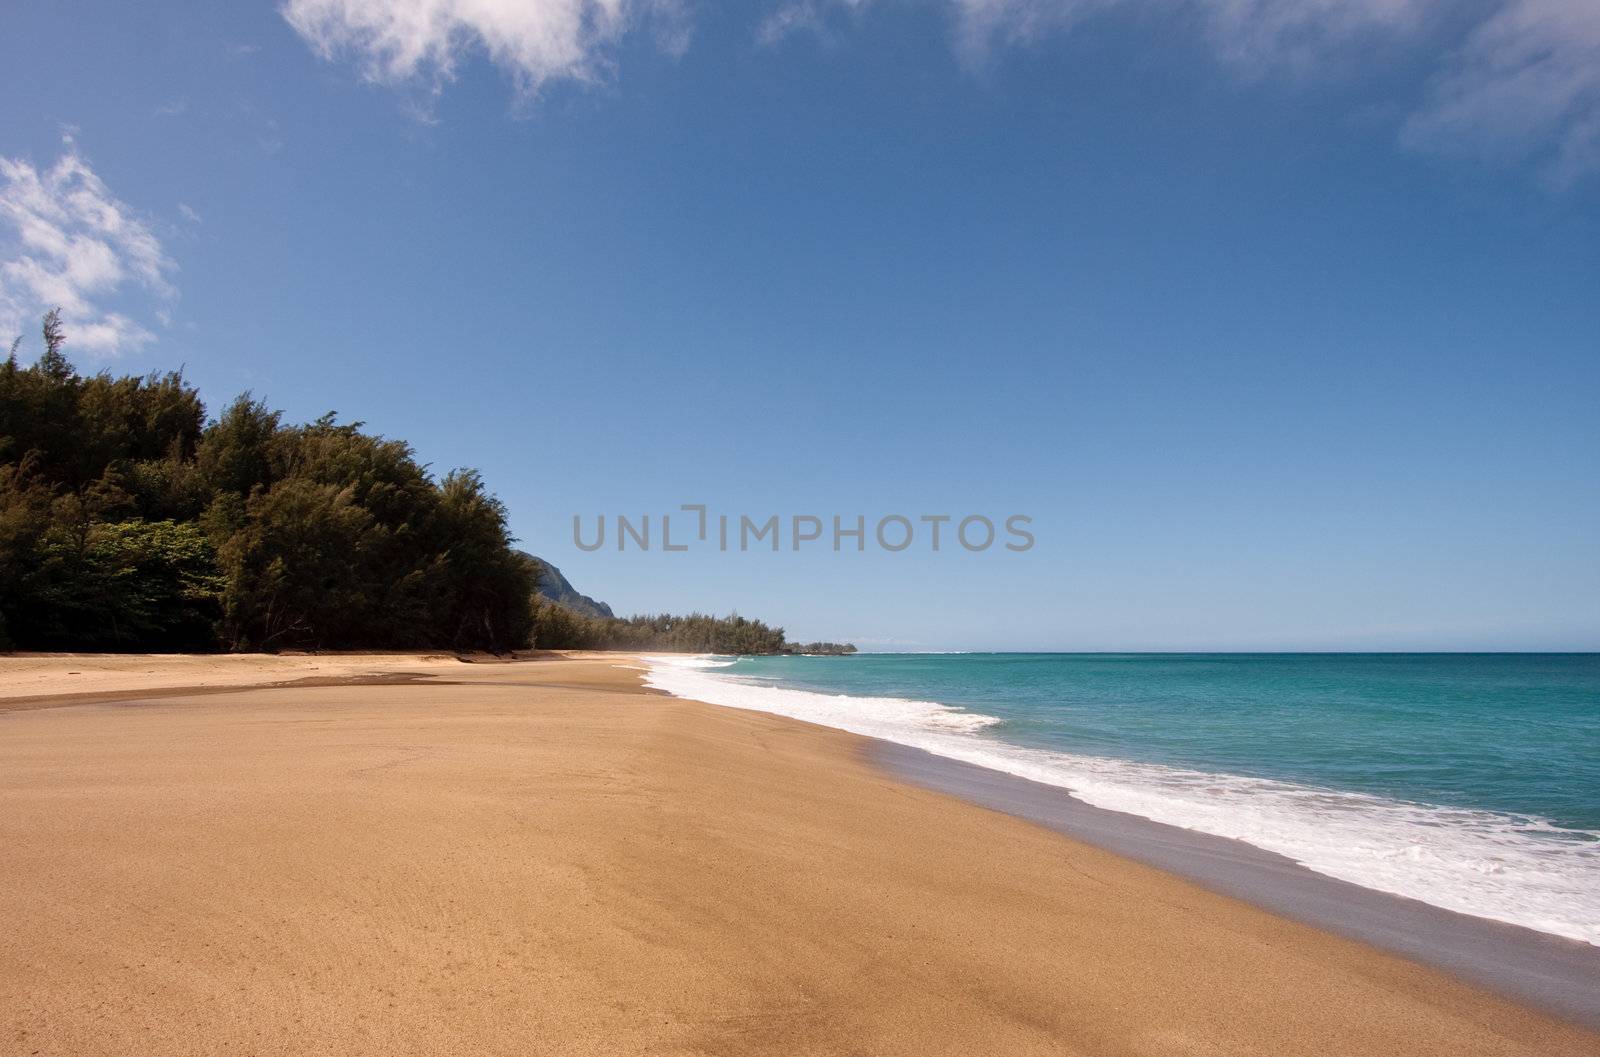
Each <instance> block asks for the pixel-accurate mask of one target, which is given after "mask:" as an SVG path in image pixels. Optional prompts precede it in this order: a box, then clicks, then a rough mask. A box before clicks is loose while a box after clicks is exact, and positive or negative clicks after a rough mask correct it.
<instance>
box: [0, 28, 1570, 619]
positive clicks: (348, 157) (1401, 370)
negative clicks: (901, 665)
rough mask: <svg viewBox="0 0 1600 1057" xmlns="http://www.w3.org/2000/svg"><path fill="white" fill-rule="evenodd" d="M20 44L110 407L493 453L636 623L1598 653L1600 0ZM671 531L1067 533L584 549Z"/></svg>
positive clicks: (554, 547)
mask: <svg viewBox="0 0 1600 1057" xmlns="http://www.w3.org/2000/svg"><path fill="white" fill-rule="evenodd" d="M0 26H3V29H4V32H0V159H3V168H0V323H4V324H5V326H6V328H7V329H8V331H10V330H16V329H17V328H18V327H20V326H23V325H24V324H23V323H22V322H21V321H22V320H24V319H26V320H32V319H33V318H34V317H36V316H37V315H38V313H39V312H40V311H41V310H42V308H43V307H47V305H46V302H50V303H58V304H63V305H64V306H66V308H67V310H68V311H67V315H68V317H69V321H70V322H71V324H72V328H73V335H74V336H75V340H74V343H73V344H72V345H71V346H69V350H70V351H72V352H73V354H74V355H75V356H76V358H77V359H78V360H79V362H80V363H81V364H83V365H84V366H86V367H89V368H100V367H106V368H110V369H112V370H117V371H145V370H149V369H152V368H157V367H162V368H164V367H168V366H175V365H179V364H182V365H184V366H185V369H186V371H187V373H188V374H189V376H190V377H191V378H192V379H193V380H194V381H195V382H196V383H197V384H199V385H200V386H201V388H202V392H203V394H204V395H205V397H206V398H207V400H208V402H209V404H210V405H211V406H212V407H213V408H215V407H219V406H220V405H221V404H223V403H224V402H226V401H227V400H228V399H230V398H231V397H232V396H233V395H235V394H236V393H238V392H239V391H241V390H245V389H249V390H252V391H254V392H255V393H256V394H257V395H259V396H262V397H264V398H266V399H267V400H269V401H270V402H271V403H273V404H274V405H276V406H280V407H283V408H284V409H285V410H286V411H287V412H288V413H289V414H290V415H291V416H292V417H295V418H309V417H313V416H315V415H317V414H320V413H321V412H323V411H326V410H329V409H337V410H338V411H339V412H340V413H341V414H342V415H343V416H346V417H348V418H356V419H360V420H363V421H365V422H366V423H368V424H369V426H370V427H372V428H374V429H376V430H379V431H381V432H383V433H386V434H389V435H394V436H401V437H405V438H407V439H408V440H410V441H412V442H413V443H414V444H415V446H416V447H417V450H418V452H419V454H420V456H421V458H423V459H424V460H425V461H427V462H429V463H431V464H432V465H434V466H435V467H437V468H439V469H441V470H442V469H445V468H449V467H452V466H459V465H467V466H476V467H479V468H481V469H482V470H483V472H484V473H485V475H486V477H487V478H488V480H489V482H490V484H491V486H492V487H493V488H494V489H495V490H496V491H497V492H498V493H499V494H500V496H501V497H502V498H503V499H504V500H505V501H506V503H507V505H508V507H509V509H510V511H511V517H512V522H513V526H514V529H515V531H516V532H517V534H518V535H519V536H520V537H521V538H522V540H523V541H524V544H525V545H526V546H527V547H528V548H529V549H531V550H533V551H535V552H536V553H540V554H543V555H545V556H547V557H549V558H550V559H552V560H553V561H555V562H556V563H557V564H559V565H560V566H561V567H562V568H563V569H565V570H566V571H567V573H568V574H569V576H570V577H571V578H572V579H573V580H574V581H575V582H576V583H577V585H578V586H579V587H580V589H583V590H585V591H588V592H590V593H592V594H594V595H596V596H598V597H601V598H605V599H607V600H609V601H611V602H612V603H613V604H614V605H616V606H617V607H618V608H620V609H624V610H639V609H651V610H654V609H667V608H671V609H688V608H700V609H708V610H716V611H728V610H732V609H738V610H739V611H741V612H745V613H749V614H752V615H759V616H762V617H765V618H768V619H771V620H773V621H776V622H779V623H782V624H784V625H785V626H787V627H788V628H789V629H790V631H791V633H793V634H794V635H798V636H803V637H808V638H809V637H833V638H846V637H847V638H853V639H855V640H857V641H859V642H861V643H863V644H864V645H867V646H869V647H871V648H895V647H900V648H907V649H932V648H1061V649H1166V648H1179V649H1182V648H1189V649H1218V648H1223V649H1226V648H1241V649H1245V648H1260V649H1298V648H1312V649H1365V648H1377V649H1409V648H1416V649H1456V648H1469V649H1470V648H1504V649H1545V648H1554V649H1563V648H1564V649H1596V648H1600V484H1597V482H1600V414H1597V412H1596V409H1597V407H1600V7H1596V6H1595V5H1592V4H1587V3H1585V4H1576V3H1571V2H1569V0H1560V2H1557V0H1494V2H1482V3H1478V2H1474V3H1457V2H1452V0H1326V2H1321V3H1314V4H1306V3H1290V2H1289V0H1256V2H1254V3H1250V4H1243V3H1239V2H1237V0H1186V2H1179V0H1120V2H1118V0H1098V2H1087V0H1079V2H1071V0H983V2H980V0H922V2H911V0H900V2H889V0H854V2H849V3H846V2H827V0H820V2H817V3H813V4H804V3H802V4H788V5H785V4H784V3H782V2H778V3H771V4H754V5H748V6H740V7H737V8H736V9H731V10H730V9H722V8H718V9H712V8H711V7H710V6H709V5H706V6H693V5H686V4H684V5H680V4H673V3H670V2H659V3H654V4H621V5H620V6H619V5H615V4H609V3H608V4H604V5H601V4H595V3H593V2H592V0H564V2H552V0H525V2H521V3H512V2H509V0H475V2H470V3H469V2H467V0H431V2H425V0H371V2H369V3H357V2H355V0H293V2H291V3H289V4H287V5H284V6H278V5H274V4H271V3H263V4H243V3H233V4H215V3H198V2H197V3H163V4H151V5H127V4H113V3H100V2H93V3H90V2H75V0H52V2H50V3H43V2H24V3H22V4H20V5H12V6H11V7H9V8H8V10H7V13H6V14H5V15H3V16H0ZM25 325H26V326H27V329H28V333H29V341H30V342H32V340H33V339H32V330H33V325H32V323H31V322H30V323H27V324H25ZM27 348H28V350H29V351H30V352H31V351H36V346H35V345H29V346H27ZM25 354H26V353H25ZM682 503H705V504H707V505H709V507H710V508H711V510H712V511H713V512H722V513H729V514H733V515H738V514H749V515H750V516H752V517H755V518H758V519H764V518H765V517H766V516H768V515H770V514H778V515H780V516H783V517H789V516H791V515H795V514H814V515H818V516H821V517H823V518H824V519H827V518H830V517H831V516H832V515H834V514H839V515H842V516H844V517H846V518H847V519H850V518H853V517H854V515H856V514H863V515H866V516H867V518H868V522H869V525H870V524H871V522H872V521H874V520H876V519H877V518H879V517H882V516H885V515H890V514H902V515H905V516H908V517H912V518H916V517H917V516H919V515H922V514H951V515H953V516H955V517H958V518H959V517H961V516H964V515H967V514H984V515H987V516H990V517H993V518H995V519H996V520H1001V519H1003V518H1004V517H1005V516H1007V515H1010V514H1014V513H1020V514H1026V515H1028V516H1030V517H1031V518H1032V519H1033V523H1032V529H1033V532H1034V534H1035V537H1036V539H1037V543H1036V545H1035V546H1034V547H1033V549H1031V550H1029V551H1027V552H1026V553H1010V552H1006V551H1004V550H1002V549H1000V548H999V547H995V548H991V549H990V550H988V551H984V552H982V553H967V552H964V551H962V550H960V549H959V548H949V547H946V548H945V549H942V550H941V551H940V552H939V553H932V552H931V551H930V550H928V549H927V548H926V547H925V546H924V545H921V544H920V543H919V544H918V545H914V546H913V547H912V548H910V549H908V550H906V551H904V552H901V553H885V552H883V551H882V550H880V549H877V548H876V547H871V548H869V550H868V551H867V552H866V553H860V554H858V553H853V552H850V551H848V550H846V551H845V552H842V553H835V552H833V551H832V549H831V547H829V546H828V545H827V541H826V540H824V542H823V543H822V544H820V545H811V546H808V547H805V548H803V549H802V550H801V551H799V552H795V551H792V550H790V549H789V542H788V539H787V538H786V539H785V541H784V549H783V550H782V551H781V552H780V553H777V554H773V553H771V552H770V551H759V552H755V551H752V552H748V553H720V552H717V551H716V550H715V549H712V548H698V549H692V550H691V551H689V552H687V553H672V554H667V553H662V552H661V551H660V550H659V549H655V550H652V551H651V552H648V553H639V552H637V551H632V550H630V551H628V552H624V553H618V552H617V551H616V550H614V549H612V548H609V547H608V548H607V549H605V550H602V551H599V552H595V553H583V552H581V551H579V550H578V549H577V548H576V547H575V546H574V545H573V542H572V525H571V520H572V517H573V515H574V514H575V513H581V514H583V515H584V517H585V518H586V519H589V521H588V522H586V523H592V519H593V518H594V517H595V516H596V515H598V514H602V513H604V514H607V515H614V514H617V513H625V514H629V515H633V516H636V517H637V516H639V515H643V514H647V513H648V514H651V515H653V520H658V519H659V516H660V514H661V513H663V512H672V511H675V510H677V508H678V506H679V504H682ZM677 529H678V524H677V522H676V521H675V524H674V530H675V534H676V531H677Z"/></svg>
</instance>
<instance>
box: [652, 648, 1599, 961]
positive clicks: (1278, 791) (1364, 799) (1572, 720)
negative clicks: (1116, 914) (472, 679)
mask: <svg viewBox="0 0 1600 1057" xmlns="http://www.w3.org/2000/svg"><path fill="white" fill-rule="evenodd" d="M647 681H648V682H649V683H650V684H651V685H653V686H656V687H658V688H660V689H663V690H666V691H668V692H670V693H673V694H677V695H679V696H682V697H692V698H696V699H699V700H702V701H708V702H711V703H713V704H719V705H728V706H732V707H736V708H746V709H753V710H756V711H762V712H772V713H777V714H779V715H785V716H791V717H794V718H796V719H802V720H806V721H808V722H812V723H818V724H822V725H824V726H829V727H837V728H839V729H842V730H848V731H853V732H855V733H857V734H865V735H870V736H872V737H876V738H883V739H885V740H888V741H892V742H898V743H900V744H903V745H910V746H914V747H916V748H920V749H924V750H926V751H928V752H931V753H934V754H936V755H940V756H945V757H949V758H951V759H956V760H962V761H965V762H968V763H973V764H978V765H980V766H984V767H990V768H994V769H996V770H1000V771H1005V772H1008V773H1010V774H1014V775H1019V776H1021V777H1024V778H1029V779H1032V780H1034V781H1037V782H1042V783H1046V784H1049V785H1054V786H1059V787H1060V788H1062V789H1063V790H1066V791H1068V792H1069V793H1070V794H1071V795H1073V796H1076V797H1078V798H1079V799H1081V800H1083V801H1085V802H1087V803H1089V804H1093V805H1095V806H1097V807H1102V808H1108V809H1112V810H1116V811H1124V812H1129V813H1132V814H1135V815H1141V816H1143V817H1145V818H1149V819H1153V820H1155V821H1158V822H1164V823H1167V824H1169V825H1174V826H1181V827H1184V828H1186V829H1192V830H1198V831H1201V832H1204V833H1210V834H1214V835H1216V836H1222V837H1232V838H1236V839H1238V840H1242V841H1245V842H1247V843H1249V844H1253V845H1256V846H1257V847H1260V848H1263V849H1266V850H1268V851H1273V852H1277V853H1279V854H1281V855H1284V856H1287V857H1288V858H1290V859H1293V860H1295V861H1296V862H1299V863H1301V864H1302V865H1304V866H1306V867H1308V868H1309V869H1312V870H1315V871H1318V872H1320V873H1324V874H1327V875H1329V876H1332V877H1337V878H1340V879H1342V880H1345V881H1350V882H1353V883H1355V884H1359V885H1363V886H1366V887H1368V888H1373V889H1377V890H1379V891H1383V892H1389V893H1392V894H1395V895H1401V896H1407V897H1410V898H1413V899H1418V900H1422V901H1424V902H1427V903H1432V904H1434V905H1436V906H1439V907H1444V908H1446V909H1449V910H1454V911H1458V912H1461V913H1465V914H1472V915H1476V916H1479V917H1484V918H1491V919H1495V920H1498V921H1505V922H1510V923H1512V924H1516V925H1522V926H1526V927H1528V928H1532V929H1537V930H1540V931H1543V932H1548V933H1553V934H1555V935H1558V936H1565V937H1569V938H1571V939H1576V940H1581V941H1584V942H1587V943H1591V944H1596V945H1600V654H1276V653H1275V654H1015V653H988V654H982V653H969V654H858V655H856V656H853V657H749V658H739V659H734V658H713V657H698V658H686V657H662V658H652V660H651V671H650V674H649V676H648V679H647Z"/></svg>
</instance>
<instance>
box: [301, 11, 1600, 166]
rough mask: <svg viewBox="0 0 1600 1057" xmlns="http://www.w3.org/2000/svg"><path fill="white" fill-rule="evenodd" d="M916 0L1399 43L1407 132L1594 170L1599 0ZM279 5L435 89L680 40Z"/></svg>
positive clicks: (813, 14)
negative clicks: (488, 72) (498, 72)
mask: <svg viewBox="0 0 1600 1057" xmlns="http://www.w3.org/2000/svg"><path fill="white" fill-rule="evenodd" d="M884 2H885V0H767V6H766V9H765V13H764V14H757V16H756V25H755V39H756V40H757V42H759V43H760V44H762V45H773V44H776V43H778V42H780V41H782V40H783V39H785V38H787V37H789V36H792V35H795V34H803V33H823V32H825V31H827V29H828V27H829V15H830V14H832V13H837V12H845V11H852V12H859V11H861V10H864V9H866V8H868V7H869V6H872V5H874V4H882V3H884ZM922 2H924V3H930V4H934V5H936V6H938V7H940V8H942V9H943V10H945V11H946V12H948V14H949V16H950V20H951V22H952V25H953V26H954V27H955V47H956V51H957V52H958V54H959V55H960V56H961V57H962V59H963V61H964V62H966V63H968V64H969V65H977V64H981V63H983V62H985V61H987V60H988V59H989V58H990V57H991V56H992V55H993V54H994V52H995V51H996V50H997V49H999V48H1003V47H1006V46H1012V45H1019V44H1030V43H1034V42H1037V41H1039V40H1041V39H1043V38H1045V37H1047V36H1049V35H1051V34H1058V33H1061V32H1065V31H1069V30H1071V29H1072V28H1073V27H1075V26H1076V25H1078V24H1079V23H1080V22H1082V21H1084V20H1086V19H1089V18H1093V17H1096V16H1103V15H1111V14H1122V15H1126V16H1128V17H1137V18H1139V19H1141V20H1142V21H1144V22H1146V23H1150V24H1155V25H1159V26H1161V27H1164V29H1165V31H1167V32H1177V33H1180V34H1182V33H1190V32H1192V33H1194V34H1195V35H1196V36H1198V37H1199V38H1200V39H1202V40H1203V41H1204V42H1205V43H1206V46H1207V48H1208V50H1209V51H1210V52H1211V53H1212V54H1213V55H1214V56H1215V57H1216V58H1217V60H1218V61H1219V62H1220V63H1222V64H1223V65H1224V66H1226V67H1227V68H1229V69H1230V70H1233V71H1234V72H1235V73H1236V74H1237V75H1239V76H1241V77H1244V78H1247V79H1259V78H1264V77H1268V76H1272V75H1276V74H1284V73H1289V74H1295V75H1298V74H1304V73H1310V72H1314V71H1316V70H1318V69H1322V68H1324V67H1325V66H1327V65H1328V64H1329V63H1334V62H1337V63H1339V64H1341V65H1350V64H1352V63H1359V62H1361V61H1363V60H1365V61H1372V60H1371V59H1370V58H1368V56H1370V55H1371V54H1372V53H1374V52H1375V51H1376V50H1377V49H1382V48H1390V49H1392V48H1393V47H1394V46H1395V45H1397V44H1405V45H1407V46H1408V47H1411V48H1412V49H1413V50H1412V51H1411V52H1410V54H1412V55H1416V56H1418V57H1420V58H1421V59H1422V60H1423V61H1424V62H1425V63H1426V62H1428V61H1429V60H1430V56H1431V61H1432V64H1433V72H1432V82H1433V83H1432V87H1431V88H1430V89H1428V90H1426V91H1419V93H1418V95H1417V96H1416V97H1415V98H1413V99H1412V100H1410V102H1409V104H1408V103H1407V101H1406V100H1399V101H1398V102H1399V103H1400V105H1401V106H1402V107H1407V106H1409V109H1410V110H1412V111H1413V113H1414V116H1413V117H1412V118H1411V119H1410V120H1409V121H1408V122H1407V123H1406V127H1405V132H1404V138H1405V141H1406V142H1407V143H1408V144H1411V145H1414V146H1422V147H1426V148H1427V149H1430V150H1440V151H1461V150H1465V149H1471V150H1477V151H1481V152H1485V153H1495V152H1500V153H1507V152H1509V153H1516V154H1523V155H1529V154H1534V155H1545V156H1546V160H1547V162H1548V165H1549V168H1550V171H1551V172H1552V173H1553V174H1554V175H1555V176H1556V177H1557V178H1558V179H1559V180H1561V181H1564V182H1570V181H1572V180H1575V179H1577V178H1579V177H1581V176H1584V175H1587V174H1591V173H1596V172H1600V0H922ZM281 10H282V12H283V16H284V17H285V18H286V19H287V20H288V21H289V23H290V25H292V26H293V27H294V28H295V29H296V30H297V31H298V32H299V33H300V35H301V36H302V37H303V38H305V40H306V41H307V42H308V43H309V44H310V45H311V47H312V48H313V49H315V50H316V52H317V53H318V54H320V55H322V56H323V57H325V58H330V59H331V58H335V57H339V56H351V57H353V58H355V59H356V60H357V61H358V62H359V63H360V64H361V66H362V68H363V69H364V71H365V73H366V75H367V76H368V77H369V78H371V79H372V80H375V81H379V82H382V83H387V84H405V83H414V82H417V81H422V82H424V83H429V84H431V86H432V87H433V88H434V89H435V90H437V89H438V88H440V87H441V86H442V85H443V84H444V83H445V82H447V81H448V80H450V78H451V77H452V76H454V73H455V70H456V67H457V64H458V63H459V62H460V61H461V60H462V58H463V57H464V56H465V55H467V54H468V53H470V52H472V51H475V50H476V51H481V52H482V53H484V54H486V55H487V56H488V57H489V58H490V59H491V60H492V61H493V62H494V63H496V64H497V65H499V66H500V67H502V68H503V69H505V70H507V71H509V72H510V73H511V74H512V76H513V77H514V78H515V79H516V81H517V84H518V88H519V90H520V91H521V92H522V93H523V94H524V95H528V94H532V93H535V92H536V91H537V90H538V89H539V88H540V87H541V86H542V85H544V84H546V83H548V82H551V81H556V80H568V81H576V82H591V81H594V80H597V79H599V78H600V77H601V75H602V74H604V73H605V72H606V71H607V70H608V68H609V63H610V59H609V56H610V53H611V50H612V47H613V46H614V45H615V44H616V42H617V41H618V40H619V39H620V38H621V37H622V36H623V35H624V34H626V33H627V32H629V31H630V30H632V29H634V28H636V27H637V26H639V25H641V24H642V23H643V22H645V21H647V20H651V19H654V20H655V21H656V22H657V23H658V24H661V25H669V24H670V25H671V26H672V27H674V28H673V31H672V33H671V34H658V37H659V38H660V39H662V40H667V39H670V40H673V41H676V42H678V43H677V44H676V45H674V46H673V47H671V48H669V50H673V51H674V52H676V51H680V50H681V49H682V47H683V46H684V43H685V42H686V41H687V24H686V21H685V19H684V16H683V10H684V9H683V8H682V7H681V6H680V0H284V3H283V7H282V9H281ZM1452 32H1453V33H1455V34H1456V36H1454V37H1452V36H1450V34H1451V33H1452ZM1463 37H1465V43H1464V44H1462V39H1463ZM664 46H666V45H665V44H664ZM1391 54H1392V51H1391ZM423 112H424V113H426V108H424V111H423Z"/></svg>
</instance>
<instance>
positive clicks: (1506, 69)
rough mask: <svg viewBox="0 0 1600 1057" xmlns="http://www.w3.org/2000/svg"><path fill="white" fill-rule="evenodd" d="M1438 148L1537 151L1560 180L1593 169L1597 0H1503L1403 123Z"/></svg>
mask: <svg viewBox="0 0 1600 1057" xmlns="http://www.w3.org/2000/svg"><path fill="white" fill-rule="evenodd" d="M1406 135H1407V139H1408V141H1409V142H1411V143H1413V144H1416V145H1420V146H1425V147H1430V148H1433V149H1437V150H1443V151H1451V152H1456V151H1461V150H1473V151H1479V152H1487V153H1512V154H1516V155H1522V156H1527V155H1533V156H1537V157H1540V158H1541V159H1542V160H1543V161H1544V162H1545V163H1546V165H1547V167H1548V172H1549V174H1550V176H1551V177H1552V178H1553V179H1554V180H1555V181H1556V182H1557V183H1570V182H1572V181H1573V180H1575V179H1577V178H1578V177H1580V176H1583V175H1586V174H1589V173H1593V172H1596V171H1600V3H1597V2H1595V0H1509V2H1507V3H1506V4H1505V5H1504V6H1502V7H1501V8H1500V9H1499V10H1498V11H1497V12H1496V13H1495V14H1494V15H1493V16H1492V17H1491V18H1489V19H1488V21H1486V22H1484V23H1483V24H1482V25H1481V26H1479V27H1478V28H1477V29H1476V30H1475V31H1474V32H1473V34H1472V36H1471V38H1470V39H1469V40H1468V41H1467V44H1466V47H1465V48H1463V49H1462V51H1461V53H1460V54H1459V56H1458V57H1457V59H1456V61H1455V62H1454V63H1453V64H1452V65H1451V67H1450V68H1449V69H1448V70H1447V71H1446V72H1445V73H1444V74H1443V75H1442V76H1441V77H1440V78H1439V80H1438V83H1437V84H1436V85H1435V88H1434V91H1433V93H1432V95H1431V97H1430V98H1429V100H1428V102H1427V105H1426V106H1425V108H1424V109H1423V110H1422V111H1421V112H1419V113H1418V114H1417V115H1416V116H1415V117H1413V118H1412V120H1411V121H1410V122H1409V123H1408V125H1407V127H1406Z"/></svg>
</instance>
